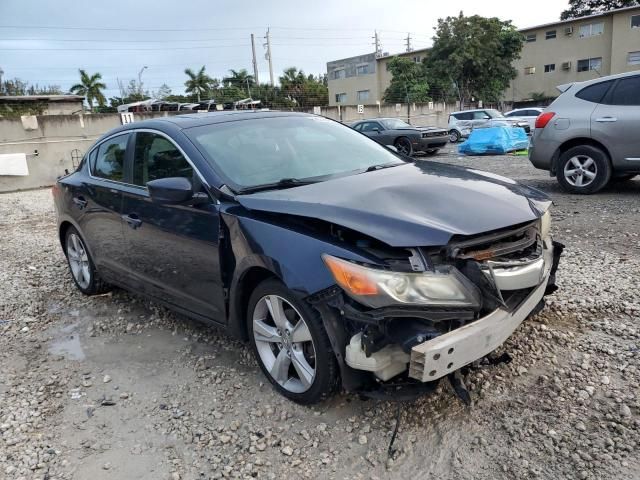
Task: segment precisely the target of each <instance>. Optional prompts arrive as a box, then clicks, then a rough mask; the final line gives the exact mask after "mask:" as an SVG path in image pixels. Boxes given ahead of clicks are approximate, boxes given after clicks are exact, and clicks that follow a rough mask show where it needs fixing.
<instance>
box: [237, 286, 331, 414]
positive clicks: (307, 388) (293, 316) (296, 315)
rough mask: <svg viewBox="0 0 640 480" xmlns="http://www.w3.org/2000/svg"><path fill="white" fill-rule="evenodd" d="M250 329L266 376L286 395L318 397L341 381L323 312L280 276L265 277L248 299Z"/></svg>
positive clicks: (307, 400)
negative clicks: (306, 300)
mask: <svg viewBox="0 0 640 480" xmlns="http://www.w3.org/2000/svg"><path fill="white" fill-rule="evenodd" d="M247 329H248V332H249V340H250V342H251V346H252V349H253V352H254V355H255V357H256V360H257V361H258V364H259V365H260V368H261V369H262V371H263V373H264V374H265V376H266V377H267V378H268V379H269V381H270V382H271V384H272V385H273V386H274V387H275V389H276V390H277V391H278V392H279V393H281V394H282V395H284V396H285V397H287V398H289V399H291V400H293V401H295V402H298V403H301V404H312V403H317V402H319V401H321V400H323V399H325V398H326V397H328V396H329V395H330V394H331V393H332V392H333V391H334V390H335V388H336V387H337V384H338V382H337V379H338V377H339V375H338V365H337V361H336V358H335V355H334V353H333V350H332V348H331V343H330V341H329V337H328V335H327V332H326V331H325V329H324V326H323V324H322V319H321V318H320V314H319V313H318V312H316V311H315V310H313V309H312V308H311V307H309V306H308V305H306V304H305V303H304V302H303V301H302V300H300V299H298V298H297V296H296V295H295V294H294V293H293V292H291V291H290V290H289V289H288V288H286V287H285V286H284V285H283V284H282V283H281V282H279V281H278V280H275V279H269V280H265V281H264V282H262V283H261V284H260V285H258V287H257V288H256V289H255V291H254V292H253V293H252V294H251V298H250V299H249V308H248V315H247Z"/></svg>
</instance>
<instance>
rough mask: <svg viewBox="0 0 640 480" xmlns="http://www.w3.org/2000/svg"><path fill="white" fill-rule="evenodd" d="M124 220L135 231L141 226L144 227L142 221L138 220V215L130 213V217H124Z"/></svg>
mask: <svg viewBox="0 0 640 480" xmlns="http://www.w3.org/2000/svg"><path fill="white" fill-rule="evenodd" d="M122 219H123V220H124V221H125V222H127V225H129V226H130V227H131V228H133V229H134V230H135V229H136V228H138V227H139V226H140V225H142V220H140V219H139V218H138V215H136V214H135V213H130V214H128V215H122Z"/></svg>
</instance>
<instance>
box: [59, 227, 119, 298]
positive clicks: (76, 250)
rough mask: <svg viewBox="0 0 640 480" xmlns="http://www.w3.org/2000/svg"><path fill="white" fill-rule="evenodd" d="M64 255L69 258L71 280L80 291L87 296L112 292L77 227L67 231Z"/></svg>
mask: <svg viewBox="0 0 640 480" xmlns="http://www.w3.org/2000/svg"><path fill="white" fill-rule="evenodd" d="M64 253H65V255H66V256H67V263H68V264H69V270H70V272H71V278H73V282H74V283H75V284H76V287H78V290H80V291H81V292H82V293H84V294H85V295H97V294H101V293H105V292H107V291H109V290H110V285H109V284H107V283H106V282H104V281H103V280H102V279H101V278H100V275H99V274H98V271H97V270H96V266H95V264H94V263H93V259H92V258H91V254H90V253H89V250H88V249H87V247H86V245H85V243H84V240H83V239H82V237H81V236H80V233H79V232H78V230H76V229H75V227H69V228H68V229H67V232H66V234H65V249H64Z"/></svg>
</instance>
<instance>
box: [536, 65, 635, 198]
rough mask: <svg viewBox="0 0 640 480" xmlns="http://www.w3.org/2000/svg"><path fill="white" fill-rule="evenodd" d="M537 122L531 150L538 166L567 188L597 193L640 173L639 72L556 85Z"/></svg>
mask: <svg viewBox="0 0 640 480" xmlns="http://www.w3.org/2000/svg"><path fill="white" fill-rule="evenodd" d="M558 90H560V91H561V92H562V93H561V95H560V96H559V97H558V98H557V99H556V100H555V101H554V102H553V103H552V104H551V105H549V106H548V107H547V108H546V109H545V111H544V112H543V113H542V114H541V115H540V116H539V117H538V118H537V120H536V128H535V130H534V133H533V137H532V139H531V147H530V148H529V160H530V161H531V163H532V164H533V166H534V167H536V168H539V169H542V170H548V171H549V172H551V175H555V176H556V178H557V179H558V183H560V185H561V186H562V188H563V189H565V190H567V191H569V192H572V193H595V192H597V191H598V190H600V189H601V188H603V187H604V186H605V185H607V184H608V183H609V181H610V180H612V179H613V180H616V181H621V180H629V179H631V178H633V177H634V176H635V175H637V174H639V173H640V135H639V132H640V72H630V73H623V74H620V75H611V76H609V77H602V78H598V79H596V80H590V81H587V82H579V83H571V84H567V85H561V86H559V87H558Z"/></svg>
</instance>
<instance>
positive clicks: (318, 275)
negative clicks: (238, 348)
mask: <svg viewBox="0 0 640 480" xmlns="http://www.w3.org/2000/svg"><path fill="white" fill-rule="evenodd" d="M234 210H241V211H242V213H243V215H238V214H236V213H235V212H234V214H230V213H231V212H230V211H227V212H223V213H222V219H223V221H224V224H225V225H226V227H227V229H228V235H229V248H230V249H231V254H232V255H231V259H232V263H233V265H229V268H231V269H232V271H233V273H232V274H231V275H230V284H229V328H230V330H231V332H232V333H235V334H238V333H240V336H241V337H242V336H243V335H242V334H241V331H242V329H243V324H242V322H243V319H244V314H245V312H246V305H243V304H242V303H243V301H244V300H246V299H247V298H248V296H247V295H246V294H247V293H248V292H244V291H243V279H244V278H245V276H246V275H247V273H248V272H250V271H251V270H252V269H262V270H263V271H267V272H269V273H271V274H272V275H273V276H275V277H277V278H279V279H280V280H281V281H282V282H283V283H284V284H285V285H286V286H287V288H289V289H290V290H292V291H293V292H295V293H296V294H297V295H299V296H300V297H301V298H304V297H307V296H309V295H313V294H314V293H317V292H319V291H321V290H324V289H326V288H329V287H331V286H333V285H335V280H334V279H333V276H332V275H331V273H330V272H329V270H328V268H327V267H326V266H325V264H324V262H323V260H322V254H323V253H327V254H330V255H335V256H337V257H341V258H346V259H350V260H354V261H360V262H365V263H376V260H375V258H373V257H371V256H369V255H367V254H366V253H365V252H362V251H357V249H356V248H355V247H352V246H350V245H348V244H346V243H342V242H340V241H339V240H337V239H335V238H333V237H330V236H329V235H324V236H323V235H313V234H311V233H310V232H308V231H302V229H301V228H298V227H292V226H290V225H284V224H283V223H284V222H283V223H280V222H278V219H277V217H275V216H265V215H259V214H258V215H254V214H253V212H247V211H246V210H245V209H244V208H234ZM223 261H224V259H223ZM249 295H250V293H249Z"/></svg>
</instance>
